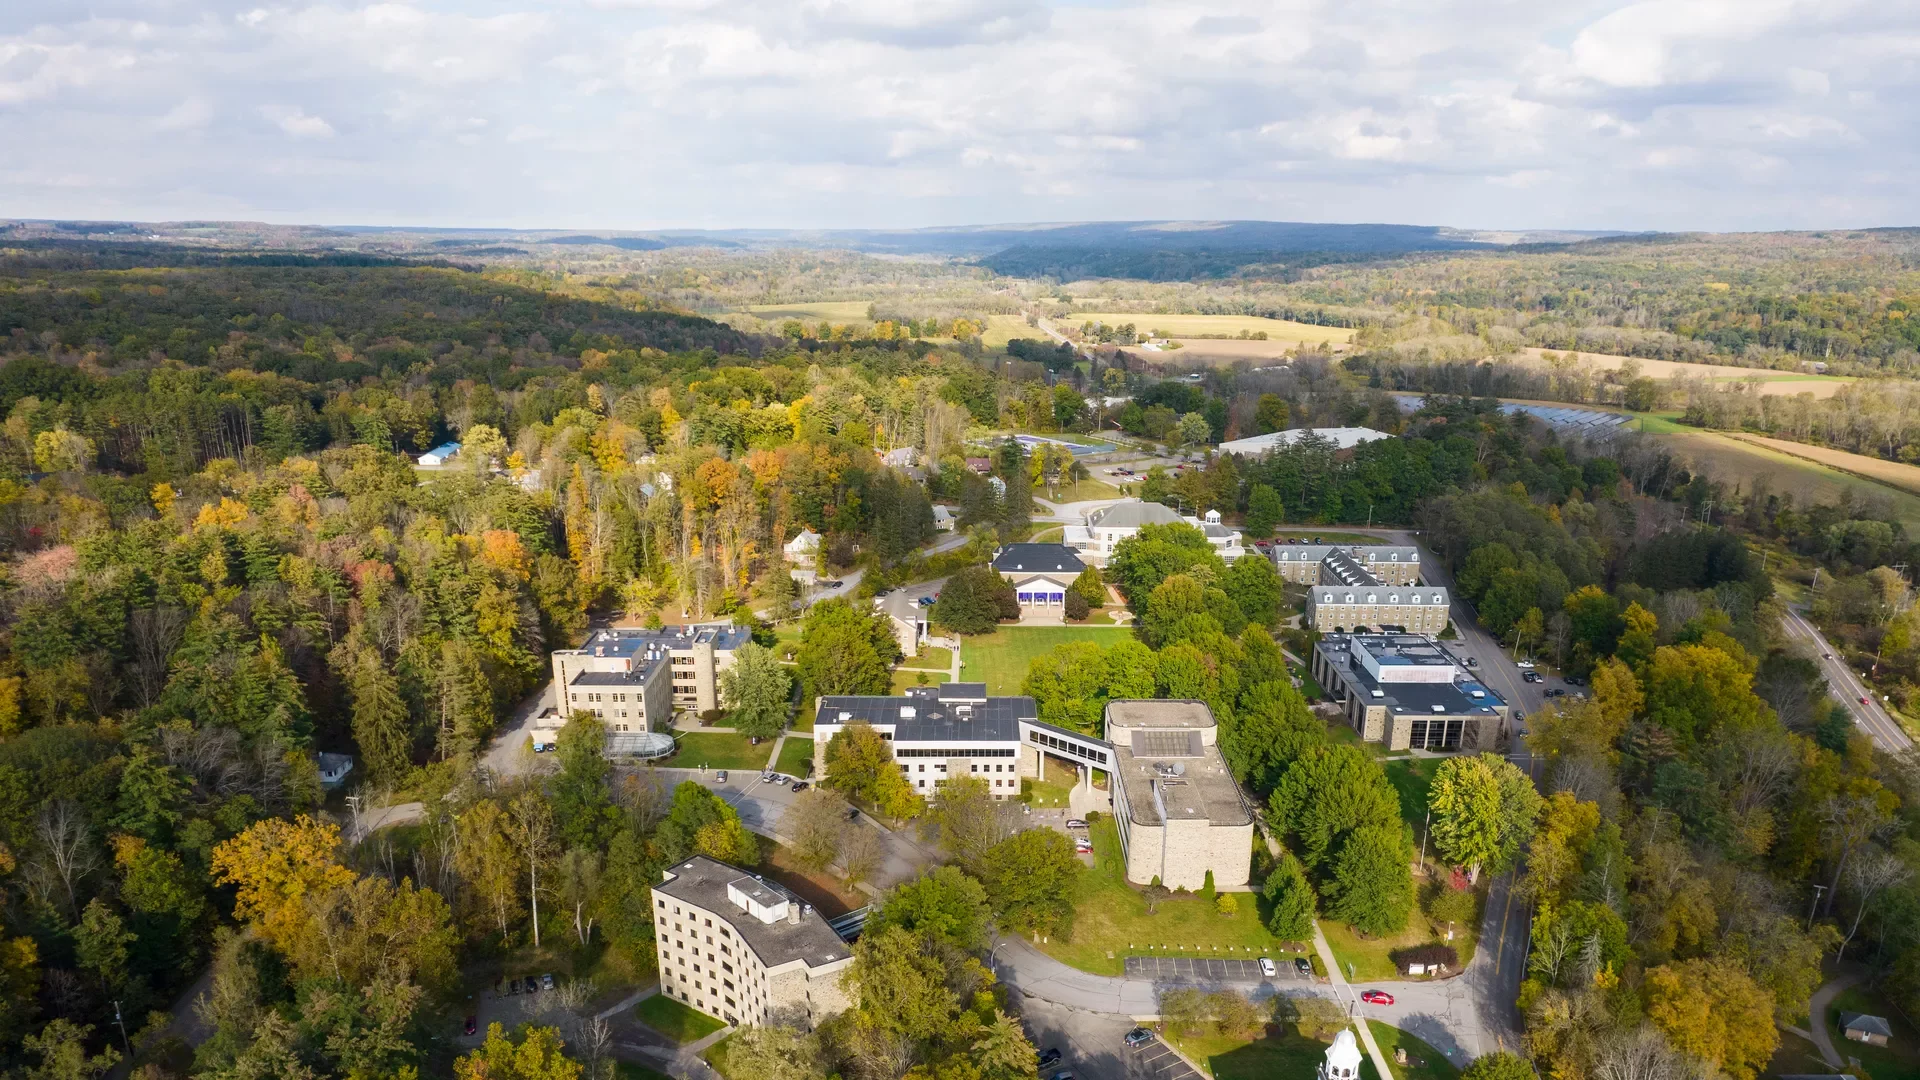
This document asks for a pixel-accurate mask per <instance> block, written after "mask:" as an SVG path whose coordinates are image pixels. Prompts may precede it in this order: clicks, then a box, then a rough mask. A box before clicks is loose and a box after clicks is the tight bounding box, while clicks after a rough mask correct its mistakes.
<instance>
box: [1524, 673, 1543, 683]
mask: <svg viewBox="0 0 1920 1080" xmlns="http://www.w3.org/2000/svg"><path fill="white" fill-rule="evenodd" d="M1520 681H1521V682H1544V681H1545V680H1544V679H1543V678H1542V677H1541V675H1540V673H1539V672H1537V671H1529V672H1526V673H1525V674H1523V675H1521V676H1520Z"/></svg>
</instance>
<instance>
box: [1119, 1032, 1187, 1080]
mask: <svg viewBox="0 0 1920 1080" xmlns="http://www.w3.org/2000/svg"><path fill="white" fill-rule="evenodd" d="M1133 1053H1134V1054H1135V1055H1136V1056H1135V1058H1134V1060H1135V1062H1136V1063H1137V1064H1138V1071H1137V1072H1136V1071H1135V1070H1131V1069H1130V1070H1128V1072H1129V1074H1131V1075H1136V1076H1151V1077H1153V1078H1154V1080H1200V1074H1199V1073H1197V1072H1195V1071H1194V1069H1193V1066H1191V1065H1189V1064H1187V1062H1186V1059H1184V1058H1182V1057H1181V1056H1180V1055H1179V1054H1176V1053H1174V1052H1173V1051H1172V1050H1169V1049H1168V1048H1167V1044H1166V1043H1163V1042H1161V1041H1160V1040H1159V1039H1155V1040H1153V1041H1152V1042H1150V1043H1148V1044H1147V1045H1145V1046H1143V1047H1141V1048H1140V1049H1138V1050H1135V1051H1134V1052H1133Z"/></svg>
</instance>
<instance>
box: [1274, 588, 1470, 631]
mask: <svg viewBox="0 0 1920 1080" xmlns="http://www.w3.org/2000/svg"><path fill="white" fill-rule="evenodd" d="M1447 610H1448V606H1447V590H1445V589H1441V588H1437V587H1432V586H1424V585H1422V586H1409V587H1405V588H1402V587H1400V586H1394V585H1377V586H1359V587H1348V586H1345V585H1316V586H1314V587H1313V588H1311V589H1308V590H1307V613H1306V620H1307V625H1308V626H1310V627H1312V628H1313V629H1315V630H1318V631H1320V632H1322V633H1328V632H1333V633H1344V632H1346V631H1348V630H1353V629H1357V628H1359V627H1383V626H1396V627H1399V628H1401V629H1403V630H1405V631H1407V632H1408V633H1412V634H1438V633H1439V632H1440V631H1442V630H1445V629H1446V628H1447Z"/></svg>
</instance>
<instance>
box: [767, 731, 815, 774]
mask: <svg viewBox="0 0 1920 1080" xmlns="http://www.w3.org/2000/svg"><path fill="white" fill-rule="evenodd" d="M773 768H774V771H775V772H783V773H786V774H787V775H788V776H799V777H806V776H809V775H811V774H812V771H813V740H812V739H807V738H802V737H800V736H798V735H792V734H789V735H788V736H787V741H786V742H785V743H783V744H782V745H781V747H780V760H779V761H777V762H775V763H774V766H773Z"/></svg>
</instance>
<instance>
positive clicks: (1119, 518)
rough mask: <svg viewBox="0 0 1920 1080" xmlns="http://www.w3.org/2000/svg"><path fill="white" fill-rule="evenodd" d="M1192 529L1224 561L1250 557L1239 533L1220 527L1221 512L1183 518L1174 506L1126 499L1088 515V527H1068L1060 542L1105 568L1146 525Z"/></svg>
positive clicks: (1210, 511) (1212, 511) (1095, 564)
mask: <svg viewBox="0 0 1920 1080" xmlns="http://www.w3.org/2000/svg"><path fill="white" fill-rule="evenodd" d="M1180 524H1185V525H1191V526H1193V527H1194V528H1196V529H1199V530H1200V531H1201V532H1202V533H1204V534H1206V537H1207V543H1209V544H1211V545H1213V550H1214V552H1215V553H1216V554H1218V555H1219V556H1220V557H1221V558H1222V559H1225V560H1226V561H1227V562H1232V561H1233V560H1235V559H1238V558H1239V557H1240V556H1242V555H1245V554H1246V553H1247V549H1246V548H1244V547H1242V546H1241V544H1240V539H1241V537H1240V533H1239V531H1238V530H1235V529H1232V528H1229V527H1227V526H1226V525H1224V524H1222V523H1221V520H1220V511H1218V510H1209V511H1207V514H1206V516H1205V517H1204V518H1196V517H1182V516H1181V515H1180V513H1179V512H1178V511H1176V510H1174V508H1173V507H1171V506H1163V505H1161V504H1160V503H1150V502H1142V501H1141V500H1139V499H1123V500H1121V501H1120V502H1117V503H1114V504H1112V505H1110V506H1103V507H1101V508H1100V509H1098V510H1093V511H1090V512H1088V514H1087V516H1086V523H1085V524H1082V525H1068V526H1066V527H1065V528H1064V529H1063V530H1062V533H1063V535H1062V536H1061V541H1062V542H1063V543H1064V544H1066V546H1067V547H1070V548H1072V549H1073V550H1074V551H1076V552H1078V553H1079V555H1080V557H1081V558H1082V559H1084V560H1086V561H1087V562H1088V563H1091V564H1092V565H1094V566H1105V565H1107V560H1108V559H1109V558H1111V557H1112V556H1113V549H1114V548H1116V547H1118V546H1120V541H1122V540H1125V539H1127V538H1128V537H1131V536H1138V535H1139V534H1140V529H1141V527H1142V526H1146V525H1180Z"/></svg>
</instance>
